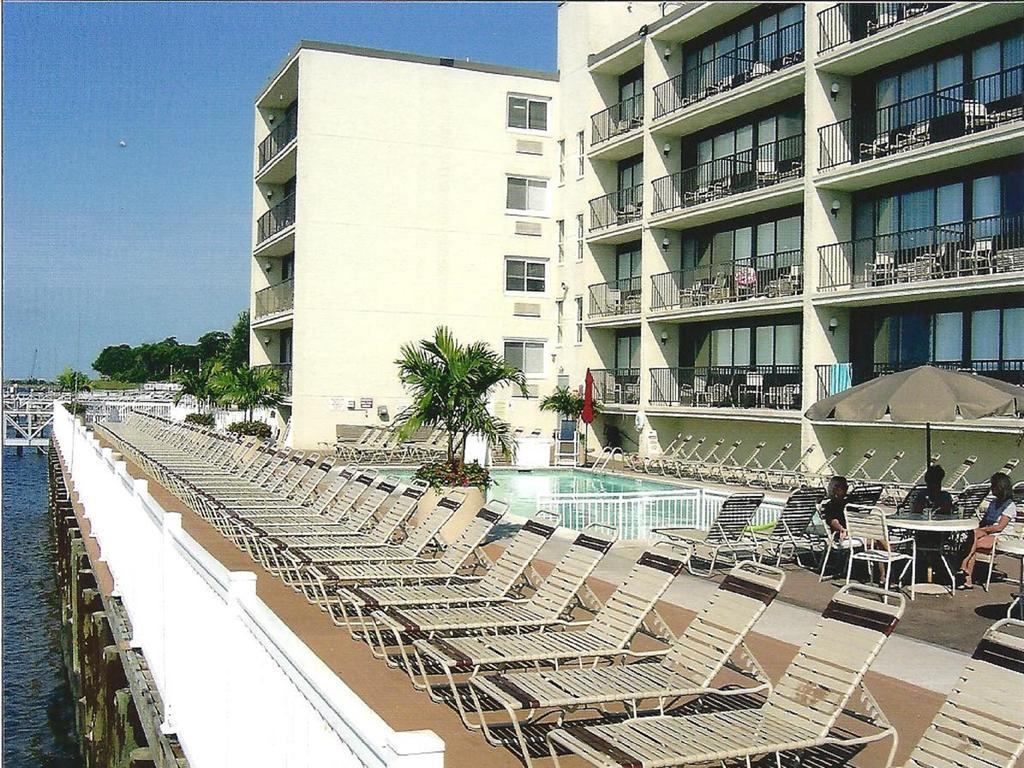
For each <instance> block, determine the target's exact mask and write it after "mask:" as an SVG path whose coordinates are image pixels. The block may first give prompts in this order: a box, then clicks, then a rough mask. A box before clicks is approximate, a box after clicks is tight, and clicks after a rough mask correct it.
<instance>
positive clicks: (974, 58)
mask: <svg viewBox="0 0 1024 768" xmlns="http://www.w3.org/2000/svg"><path fill="white" fill-rule="evenodd" d="M999 59H1000V51H999V43H998V42H994V43H989V44H988V45H983V46H981V47H980V48H975V49H974V51H973V52H972V54H971V74H972V75H973V76H974V77H975V78H978V77H982V76H984V75H992V74H995V73H996V72H998V71H999Z"/></svg>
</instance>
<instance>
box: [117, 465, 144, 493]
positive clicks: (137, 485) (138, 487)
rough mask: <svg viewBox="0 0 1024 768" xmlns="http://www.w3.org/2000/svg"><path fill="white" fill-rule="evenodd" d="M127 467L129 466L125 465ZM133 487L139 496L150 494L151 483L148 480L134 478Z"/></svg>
mask: <svg viewBox="0 0 1024 768" xmlns="http://www.w3.org/2000/svg"><path fill="white" fill-rule="evenodd" d="M119 463H121V464H124V462H123V461H122V462H119ZM125 466H127V465H125ZM132 487H133V488H134V489H135V493H137V494H142V493H148V492H149V481H148V480H142V479H139V478H137V477H133V478H132Z"/></svg>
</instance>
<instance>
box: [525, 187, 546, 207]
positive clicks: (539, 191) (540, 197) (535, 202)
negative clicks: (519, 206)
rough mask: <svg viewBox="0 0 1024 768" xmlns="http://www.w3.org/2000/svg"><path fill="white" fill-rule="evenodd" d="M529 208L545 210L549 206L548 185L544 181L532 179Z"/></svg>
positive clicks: (529, 191)
mask: <svg viewBox="0 0 1024 768" xmlns="http://www.w3.org/2000/svg"><path fill="white" fill-rule="evenodd" d="M528 188H529V190H528V197H527V201H526V202H527V209H528V210H531V211H543V210H545V209H546V208H547V197H548V185H547V182H544V181H530V182H529V184H528Z"/></svg>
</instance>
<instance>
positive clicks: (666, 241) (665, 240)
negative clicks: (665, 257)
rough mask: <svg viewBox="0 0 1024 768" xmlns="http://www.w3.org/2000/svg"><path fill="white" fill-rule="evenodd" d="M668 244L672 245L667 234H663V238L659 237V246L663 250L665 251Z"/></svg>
mask: <svg viewBox="0 0 1024 768" xmlns="http://www.w3.org/2000/svg"><path fill="white" fill-rule="evenodd" d="M670 245H672V241H671V240H669V237H668V235H665V236H664V237H663V238H661V247H662V249H663V250H666V251H667V250H668V247H669V246H670Z"/></svg>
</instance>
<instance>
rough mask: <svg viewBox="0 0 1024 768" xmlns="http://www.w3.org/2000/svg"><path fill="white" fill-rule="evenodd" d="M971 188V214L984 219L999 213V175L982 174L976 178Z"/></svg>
mask: <svg viewBox="0 0 1024 768" xmlns="http://www.w3.org/2000/svg"><path fill="white" fill-rule="evenodd" d="M972 187H973V188H972V190H971V215H972V217H973V218H975V219H984V218H986V217H989V216H998V215H999V177H998V176H982V177H981V178H980V179H975V180H974V183H973V185H972Z"/></svg>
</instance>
